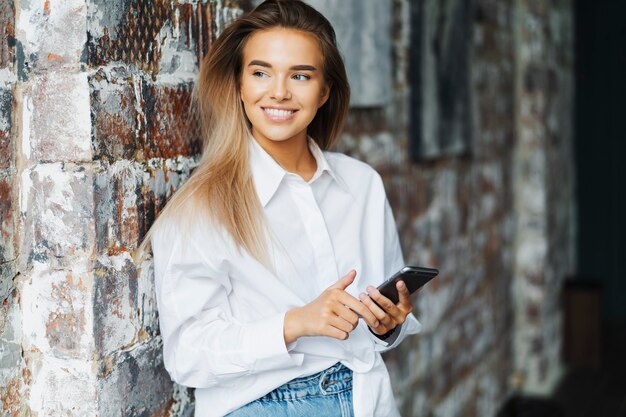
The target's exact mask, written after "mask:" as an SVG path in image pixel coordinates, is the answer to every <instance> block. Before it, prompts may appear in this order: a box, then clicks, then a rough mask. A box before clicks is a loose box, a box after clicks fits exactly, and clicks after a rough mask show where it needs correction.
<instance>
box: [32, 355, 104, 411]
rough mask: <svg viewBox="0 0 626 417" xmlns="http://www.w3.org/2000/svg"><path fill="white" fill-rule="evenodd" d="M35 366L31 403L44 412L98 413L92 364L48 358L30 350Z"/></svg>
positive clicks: (34, 407) (83, 361)
mask: <svg viewBox="0 0 626 417" xmlns="http://www.w3.org/2000/svg"><path fill="white" fill-rule="evenodd" d="M27 357H28V358H29V359H28V360H29V361H30V362H31V366H32V368H33V370H34V371H33V376H32V381H33V382H32V386H31V387H30V393H29V397H28V399H29V401H28V406H29V407H30V409H31V411H30V412H31V413H33V412H35V411H36V412H37V413H38V414H39V415H44V416H95V415H98V414H97V403H96V400H97V393H96V390H95V383H94V378H93V370H92V364H91V362H90V361H87V360H85V359H83V358H81V359H51V358H44V357H42V356H41V355H40V354H39V353H38V352H28V353H27Z"/></svg>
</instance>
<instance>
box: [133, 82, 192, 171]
mask: <svg viewBox="0 0 626 417" xmlns="http://www.w3.org/2000/svg"><path fill="white" fill-rule="evenodd" d="M192 90H193V87H192V85H191V84H180V85H177V86H175V87H170V86H160V85H155V84H151V83H148V82H144V84H143V85H142V100H143V102H142V105H143V109H144V116H145V131H146V142H145V147H144V150H143V151H144V156H145V158H146V159H150V158H174V157H177V156H181V155H182V156H192V155H197V154H198V153H199V152H200V147H201V141H200V136H199V130H198V119H197V114H195V113H194V112H193V111H192V106H191V104H192V103H191V94H192Z"/></svg>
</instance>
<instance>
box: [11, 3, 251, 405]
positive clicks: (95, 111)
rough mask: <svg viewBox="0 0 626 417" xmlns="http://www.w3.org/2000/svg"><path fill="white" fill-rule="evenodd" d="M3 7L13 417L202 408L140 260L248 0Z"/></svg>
mask: <svg viewBox="0 0 626 417" xmlns="http://www.w3.org/2000/svg"><path fill="white" fill-rule="evenodd" d="M16 8H17V10H15V9H16ZM0 11H1V12H2V13H1V14H0V28H2V30H3V31H4V32H3V33H4V34H5V35H7V36H3V37H2V42H1V43H0V197H1V200H0V201H1V203H0V213H1V215H2V223H1V229H0V230H1V233H2V243H1V244H0V267H1V268H2V269H1V272H2V273H1V275H0V278H1V281H0V289H1V293H0V294H1V296H2V298H1V300H2V307H1V310H0V353H1V359H0V365H1V371H0V386H1V387H2V388H1V391H0V394H1V397H2V415H16V416H18V415H20V416H21V415H45V416H57V415H59V416H60V415H94V416H95V415H101V416H131V415H170V414H172V415H188V414H190V412H191V411H192V409H193V404H192V401H191V396H190V393H189V392H188V391H187V390H185V389H182V388H181V387H178V386H174V385H173V384H172V383H171V382H170V379H169V376H168V375H167V373H166V372H165V371H164V369H163V367H162V364H161V348H162V345H161V340H160V337H159V335H158V322H157V314H156V306H155V299H154V295H153V288H152V275H151V267H150V264H149V263H148V264H146V265H144V268H143V269H138V268H137V266H136V265H135V264H134V263H133V261H132V258H131V253H132V251H133V250H134V249H135V248H136V247H137V244H138V242H139V240H140V239H141V237H142V236H143V235H144V234H145V232H146V230H147V228H148V227H149V226H150V224H151V223H152V221H153V220H154V218H155V216H156V215H157V214H158V211H159V209H160V208H161V207H162V206H163V204H164V201H165V199H166V197H167V196H168V195H170V194H171V193H172V192H173V190H175V189H176V188H177V187H178V186H179V185H180V183H181V182H182V181H184V180H185V178H187V177H188V175H189V172H190V170H191V169H192V168H193V167H194V166H195V164H196V161H197V157H198V152H199V146H200V141H199V138H198V132H197V129H196V124H195V119H194V117H193V114H192V113H191V111H190V107H189V104H190V100H191V92H192V87H193V80H194V79H195V74H196V73H197V67H198V60H199V59H200V58H201V56H202V55H203V53H204V52H205V51H206V49H207V48H208V47H209V45H210V42H211V40H212V39H214V37H215V36H216V33H217V32H219V31H220V30H221V28H222V27H223V25H224V24H226V23H227V22H228V21H230V20H232V19H233V18H234V17H236V16H237V15H238V14H239V13H241V10H240V6H239V2H237V1H209V2H204V3H198V2H195V1H189V2H187V1H174V2H171V1H154V2H145V1H138V0H125V1H119V2H111V1H105V0H93V1H90V2H84V1H81V0H71V1H66V2H50V1H48V0H35V1H30V2H13V1H4V0H2V1H0ZM16 16H17V17H16ZM11 139H12V140H11ZM139 271H141V272H139Z"/></svg>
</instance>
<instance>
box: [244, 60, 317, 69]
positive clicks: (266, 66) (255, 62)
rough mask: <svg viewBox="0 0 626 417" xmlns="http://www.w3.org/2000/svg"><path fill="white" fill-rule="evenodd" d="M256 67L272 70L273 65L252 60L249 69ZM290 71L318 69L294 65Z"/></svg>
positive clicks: (311, 66)
mask: <svg viewBox="0 0 626 417" xmlns="http://www.w3.org/2000/svg"><path fill="white" fill-rule="evenodd" d="M254 65H258V66H259V67H265V68H272V64H270V63H269V62H265V61H260V60H258V59H255V60H252V61H250V63H249V64H248V66H249V67H251V66H254ZM289 69H290V70H292V71H317V68H315V67H314V66H313V65H294V66H292V67H291V68H289Z"/></svg>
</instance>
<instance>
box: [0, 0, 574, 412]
mask: <svg viewBox="0 0 626 417" xmlns="http://www.w3.org/2000/svg"><path fill="white" fill-rule="evenodd" d="M410 1H411V0H392V1H391V3H390V4H391V6H392V7H393V19H394V24H393V25H392V26H393V28H394V29H393V71H392V73H393V74H394V83H393V92H392V96H393V99H392V100H391V101H390V103H389V104H388V105H387V106H385V107H382V108H369V109H358V110H353V111H352V112H351V115H350V119H349V121H348V126H347V128H346V132H345V134H344V135H343V138H342V142H341V144H340V146H339V148H340V150H343V151H345V152H348V153H350V154H352V155H354V156H357V157H359V158H361V159H363V160H366V161H368V162H369V163H371V164H372V165H374V166H375V167H376V168H377V169H378V170H379V171H380V172H381V174H382V175H383V178H384V180H385V183H386V186H387V190H388V194H389V198H390V201H391V204H392V206H393V208H394V211H395V213H396V220H397V223H398V226H399V228H400V233H401V239H402V243H403V247H404V250H405V258H406V259H407V261H410V262H414V263H417V264H430V265H436V266H438V267H439V268H440V269H441V276H440V277H439V278H438V279H437V280H436V281H434V282H433V283H432V284H431V285H430V286H429V287H428V288H427V289H425V290H424V291H422V292H421V294H420V295H419V296H417V297H416V301H417V311H416V313H417V315H418V317H419V318H420V319H421V320H422V321H423V323H424V326H425V328H424V332H423V333H422V335H421V336H418V337H414V338H412V339H410V340H407V342H406V343H405V344H404V345H403V346H402V347H401V348H400V349H398V350H396V351H394V352H392V353H390V354H388V355H387V356H386V360H387V363H388V364H389V367H390V371H391V373H392V376H393V379H394V381H395V384H394V389H395V391H396V392H397V394H398V400H399V402H400V405H401V408H402V412H403V415H404V416H422V415H432V416H442V417H448V416H489V415H493V414H494V413H495V411H496V409H497V407H498V406H499V404H501V403H502V402H503V401H504V399H505V398H506V396H507V395H509V394H510V393H511V392H512V391H514V390H517V389H521V390H525V391H546V390H548V389H549V388H550V386H551V385H552V384H553V383H554V381H555V379H556V378H557V377H558V374H559V360H558V350H559V348H560V343H561V342H560V333H559V326H560V307H559V303H558V301H559V291H560V283H561V280H562V279H563V277H564V276H565V275H566V274H567V273H569V272H571V271H573V269H574V258H573V257H574V250H573V248H572V244H573V241H574V239H573V236H574V232H575V231H574V230H573V226H572V225H573V222H572V210H573V207H572V204H573V198H572V189H573V179H572V172H573V171H572V158H571V146H572V132H571V118H572V116H571V108H572V101H571V100H572V95H573V88H572V68H573V63H572V31H573V29H572V22H571V21H572V16H571V15H572V4H571V0H558V1H553V2H543V1H537V0H502V1H500V0H498V1H496V0H474V1H473V5H472V13H471V15H470V16H468V18H470V19H472V21H473V35H472V51H471V56H472V64H471V72H472V74H471V76H472V96H473V104H474V124H475V128H474V135H473V137H474V142H473V143H472V145H471V147H472V152H471V156H466V157H459V158H445V159H442V160H438V161H433V162H429V163H424V164H414V163H411V162H410V161H409V158H408V147H409V146H408V145H409V144H408V125H409V118H410V116H409V114H410V110H411V109H409V105H408V103H409V93H410V82H411V79H412V75H411V74H410V69H409V67H408V62H409V52H410V48H411V44H410V41H409V31H410V27H409V26H410V25H409V20H408V17H409V15H410V13H409V10H408V8H409V3H410ZM248 6H249V2H248V1H244V0H241V1H235V0H232V1H229V0H210V1H206V2H197V1H184V0H179V1H164V0H157V1H153V2H146V1H139V0H120V1H115V2H113V1H107V0H90V1H89V2H84V1H79V0H70V1H65V2H50V1H48V0H31V1H29V2H14V1H8V0H0V12H1V13H0V29H1V30H2V31H3V33H4V35H5V36H4V37H2V38H1V40H0V214H1V217H0V218H1V221H2V223H0V233H1V235H2V240H1V242H0V296H1V301H2V305H1V306H0V396H1V398H2V415H14V416H22V415H33V414H38V415H46V416H59V415H77V416H78V415H81V416H82V415H90V416H92V415H93V416H95V415H100V416H137V415H176V416H178V415H189V413H190V412H191V411H192V408H193V404H192V400H191V396H190V393H189V392H188V391H187V390H186V389H183V388H181V387H178V386H176V385H172V384H171V383H170V381H169V378H168V376H167V374H166V373H165V372H164V370H163V368H162V366H161V357H160V355H161V353H160V350H161V341H160V337H159V335H158V322H157V315H156V310H155V300H154V296H153V289H152V275H151V274H152V271H151V265H150V263H149V262H146V263H145V264H144V265H141V268H138V267H137V265H135V264H134V263H133V262H132V259H131V252H132V250H133V249H134V248H136V246H137V243H138V241H139V239H140V238H141V236H143V234H144V233H145V231H146V230H147V228H148V227H149V225H150V224H151V222H152V221H153V220H154V218H155V216H156V215H157V214H158V212H159V209H160V208H161V207H162V206H163V204H164V202H165V199H166V198H167V196H168V195H170V194H171V193H172V192H173V191H174V190H175V189H176V188H177V187H178V186H179V185H180V184H181V182H182V181H184V180H185V179H186V178H187V177H188V175H189V172H190V170H191V169H192V168H193V167H194V166H195V164H196V161H197V156H198V155H197V154H198V151H199V140H198V134H197V129H196V127H195V125H194V120H195V119H194V117H193V114H192V113H191V112H190V110H189V103H190V99H191V91H192V87H193V80H194V78H195V74H196V72H197V62H198V59H199V57H201V56H202V54H203V51H205V50H206V48H207V47H208V46H209V45H210V42H211V40H212V39H214V37H215V35H216V34H217V33H219V31H220V30H221V28H222V27H223V25H224V24H226V23H227V22H228V21H230V20H231V19H233V18H235V17H236V16H237V15H238V14H239V13H241V9H242V8H246V7H248ZM61 399H62V401H61Z"/></svg>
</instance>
